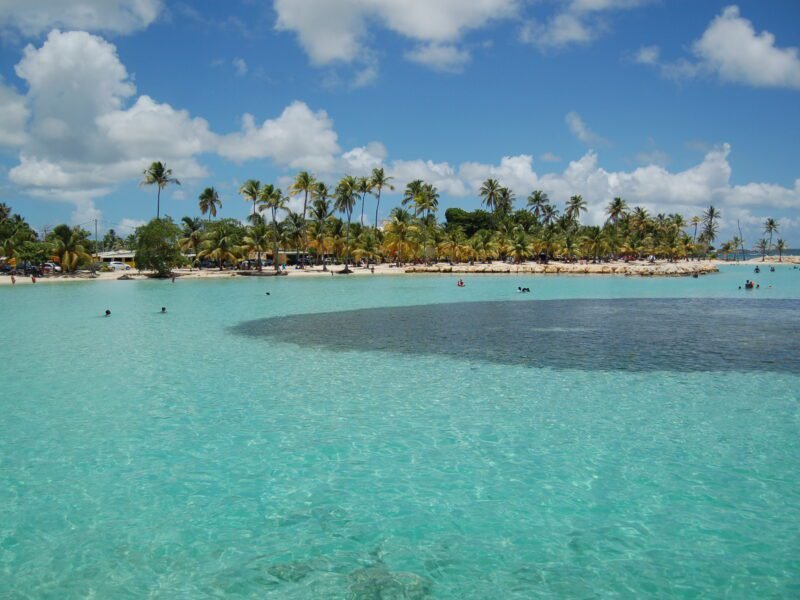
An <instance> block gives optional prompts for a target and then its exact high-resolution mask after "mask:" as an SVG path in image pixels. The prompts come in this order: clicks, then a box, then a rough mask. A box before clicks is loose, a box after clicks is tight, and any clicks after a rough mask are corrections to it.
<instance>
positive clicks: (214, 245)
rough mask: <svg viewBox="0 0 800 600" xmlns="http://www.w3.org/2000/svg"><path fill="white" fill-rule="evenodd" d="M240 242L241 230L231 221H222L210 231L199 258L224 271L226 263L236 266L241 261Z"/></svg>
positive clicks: (198, 255) (202, 245)
mask: <svg viewBox="0 0 800 600" xmlns="http://www.w3.org/2000/svg"><path fill="white" fill-rule="evenodd" d="M240 241H241V239H240V237H239V229H238V228H237V227H236V226H235V225H234V224H233V223H231V222H230V221H229V220H226V219H222V220H221V221H218V222H216V223H215V224H214V226H213V227H211V228H210V229H209V231H208V233H207V234H206V236H205V240H204V241H203V243H202V244H201V248H200V252H199V253H198V254H197V258H198V259H200V260H203V259H206V258H207V259H209V260H212V261H214V262H216V263H217V265H218V266H219V270H220V271H222V267H223V266H224V264H225V263H226V262H229V263H231V264H236V262H237V261H238V260H239V256H240V248H239V243H240Z"/></svg>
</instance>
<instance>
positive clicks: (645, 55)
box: [633, 46, 661, 65]
mask: <svg viewBox="0 0 800 600" xmlns="http://www.w3.org/2000/svg"><path fill="white" fill-rule="evenodd" d="M660 56H661V49H660V48H659V47H658V46H645V47H643V48H639V50H638V52H636V56H634V59H633V60H634V62H637V63H639V64H640V65H655V64H658V59H659V57H660Z"/></svg>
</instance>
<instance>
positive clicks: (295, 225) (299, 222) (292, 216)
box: [283, 210, 306, 260]
mask: <svg viewBox="0 0 800 600" xmlns="http://www.w3.org/2000/svg"><path fill="white" fill-rule="evenodd" d="M283 225H284V231H283V237H284V239H285V240H286V242H287V243H288V244H289V245H290V246H291V247H292V248H293V249H294V252H295V256H296V257H297V258H298V259H300V248H301V247H302V248H303V250H305V225H306V221H305V219H304V218H303V215H301V214H300V213H295V212H292V211H291V210H288V212H287V213H286V219H284V221H283ZM303 260H305V255H304V256H303Z"/></svg>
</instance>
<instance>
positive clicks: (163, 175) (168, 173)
mask: <svg viewBox="0 0 800 600" xmlns="http://www.w3.org/2000/svg"><path fill="white" fill-rule="evenodd" d="M171 183H174V184H175V185H180V184H181V182H180V181H178V180H177V179H175V178H174V177H173V176H172V169H168V168H167V163H162V162H161V161H156V162H154V163H152V164H151V165H150V166H149V167H147V168H146V169H145V170H144V179H143V180H142V182H141V184H140V185H155V186H156V187H157V188H158V195H157V196H156V201H157V204H156V219H160V218H161V190H163V189H164V188H165V187H167V186H168V185H169V184H171Z"/></svg>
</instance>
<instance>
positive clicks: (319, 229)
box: [311, 182, 331, 271]
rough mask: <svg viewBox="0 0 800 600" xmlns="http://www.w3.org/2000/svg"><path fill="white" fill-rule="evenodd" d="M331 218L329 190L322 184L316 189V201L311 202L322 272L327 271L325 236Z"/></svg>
mask: <svg viewBox="0 0 800 600" xmlns="http://www.w3.org/2000/svg"><path fill="white" fill-rule="evenodd" d="M330 216H331V203H330V200H328V188H327V186H325V184H324V183H322V182H320V183H318V184H317V187H316V188H315V189H314V199H313V200H312V201H311V219H312V221H313V223H314V229H315V232H316V247H317V264H320V263H322V270H323V271H327V270H328V265H326V264H325V234H326V229H327V224H328V218H329V217H330Z"/></svg>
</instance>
